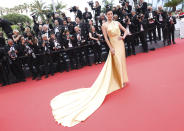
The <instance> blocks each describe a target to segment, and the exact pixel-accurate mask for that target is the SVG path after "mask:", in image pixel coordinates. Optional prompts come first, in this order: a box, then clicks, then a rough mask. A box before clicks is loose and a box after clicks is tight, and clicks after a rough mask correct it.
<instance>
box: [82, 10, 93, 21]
mask: <svg viewBox="0 0 184 131" xmlns="http://www.w3.org/2000/svg"><path fill="white" fill-rule="evenodd" d="M83 18H84V19H85V20H87V19H92V14H91V12H84V13H83Z"/></svg>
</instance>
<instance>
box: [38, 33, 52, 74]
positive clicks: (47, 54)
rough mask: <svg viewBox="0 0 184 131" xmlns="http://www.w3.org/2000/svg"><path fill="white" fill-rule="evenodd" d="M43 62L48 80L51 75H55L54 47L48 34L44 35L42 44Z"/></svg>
mask: <svg viewBox="0 0 184 131" xmlns="http://www.w3.org/2000/svg"><path fill="white" fill-rule="evenodd" d="M41 46H42V47H41V49H42V53H43V56H42V60H43V64H44V71H45V78H48V75H49V73H50V74H51V75H54V70H53V59H52V47H51V44H50V42H49V39H48V37H47V35H46V34H43V35H42V42H41Z"/></svg>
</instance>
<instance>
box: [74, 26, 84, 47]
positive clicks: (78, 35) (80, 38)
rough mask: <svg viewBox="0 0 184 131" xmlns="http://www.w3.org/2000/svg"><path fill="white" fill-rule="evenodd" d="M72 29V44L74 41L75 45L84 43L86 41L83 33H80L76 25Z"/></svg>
mask: <svg viewBox="0 0 184 131" xmlns="http://www.w3.org/2000/svg"><path fill="white" fill-rule="evenodd" d="M74 30H75V33H74V40H73V41H72V42H73V45H74V42H76V44H77V46H80V45H84V44H85V43H86V37H85V36H84V34H82V33H81V29H80V28H79V27H78V26H76V27H75V28H74Z"/></svg>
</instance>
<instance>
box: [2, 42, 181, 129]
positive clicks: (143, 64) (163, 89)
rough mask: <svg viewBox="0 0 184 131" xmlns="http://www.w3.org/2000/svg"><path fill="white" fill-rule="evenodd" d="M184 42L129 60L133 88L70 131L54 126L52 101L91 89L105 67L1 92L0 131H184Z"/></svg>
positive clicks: (110, 98)
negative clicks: (61, 94)
mask: <svg viewBox="0 0 184 131" xmlns="http://www.w3.org/2000/svg"><path fill="white" fill-rule="evenodd" d="M183 59H184V40H177V44H176V45H171V46H167V47H164V48H160V49H157V50H156V51H150V52H149V53H140V54H137V55H136V56H130V57H128V58H127V67H128V76H129V84H128V86H127V87H125V88H123V89H121V90H119V91H116V92H115V93H113V94H111V95H109V96H107V97H106V99H105V101H104V103H103V105H102V106H101V107H100V108H99V109H98V110H97V111H96V112H95V113H94V114H92V115H91V116H90V117H89V118H88V119H87V120H86V121H85V122H83V123H80V124H79V125H77V126H74V127H72V128H67V127H62V126H60V125H57V123H56V122H55V121H54V119H53V117H52V113H51V109H50V106H49V103H50V100H51V99H52V98H53V97H54V96H56V95H58V94H59V93H61V92H64V91H68V90H71V89H77V88H81V87H89V86H90V85H91V84H92V83H93V82H94V80H95V78H96V77H97V75H98V73H99V71H100V70H101V68H102V66H103V64H101V65H97V66H96V65H94V66H92V67H84V68H83V69H80V70H74V71H71V72H68V73H66V72H65V73H57V74H56V75H55V76H52V77H49V78H48V79H45V78H43V80H41V81H32V80H31V79H28V80H27V82H22V83H18V84H13V85H10V86H6V87H1V88H0V131H63V130H66V131H184V60H183Z"/></svg>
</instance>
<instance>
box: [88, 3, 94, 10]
mask: <svg viewBox="0 0 184 131" xmlns="http://www.w3.org/2000/svg"><path fill="white" fill-rule="evenodd" d="M88 4H89V6H90V7H91V8H92V9H93V7H94V2H93V1H89V2H88Z"/></svg>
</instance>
